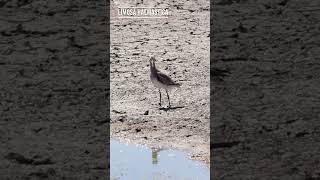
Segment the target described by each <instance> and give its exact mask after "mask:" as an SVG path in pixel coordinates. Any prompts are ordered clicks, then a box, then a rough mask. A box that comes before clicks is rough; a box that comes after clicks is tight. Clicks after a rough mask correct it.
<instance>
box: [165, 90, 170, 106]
mask: <svg viewBox="0 0 320 180" xmlns="http://www.w3.org/2000/svg"><path fill="white" fill-rule="evenodd" d="M166 93H167V97H168V101H169V108H170V107H171V104H170V98H169V94H168V91H167V90H166Z"/></svg>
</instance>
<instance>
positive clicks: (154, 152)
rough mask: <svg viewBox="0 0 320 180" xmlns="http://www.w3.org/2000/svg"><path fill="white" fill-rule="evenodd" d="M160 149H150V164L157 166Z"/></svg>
mask: <svg viewBox="0 0 320 180" xmlns="http://www.w3.org/2000/svg"><path fill="white" fill-rule="evenodd" d="M161 150H162V149H160V148H151V151H152V164H154V165H155V164H158V152H160V151H161Z"/></svg>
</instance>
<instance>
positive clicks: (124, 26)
mask: <svg viewBox="0 0 320 180" xmlns="http://www.w3.org/2000/svg"><path fill="white" fill-rule="evenodd" d="M117 3H118V4H117ZM120 3H122V4H120ZM112 5H113V8H114V9H115V8H116V7H117V5H118V6H120V5H121V6H122V7H123V6H129V5H130V4H129V3H128V4H126V3H125V2H124V1H122V2H120V1H115V4H112ZM121 6H120V7H121ZM141 6H142V5H141ZM143 6H144V7H158V8H160V7H167V8H169V11H170V13H172V14H171V15H170V16H169V18H167V19H120V18H117V17H116V13H114V14H113V16H111V66H110V68H111V69H110V71H111V76H110V79H111V86H110V88H111V127H110V128H111V136H112V137H113V138H120V139H122V140H128V141H131V142H134V143H140V144H146V145H148V146H149V147H159V146H160V147H163V148H177V149H181V150H186V151H187V152H190V155H191V157H192V158H193V159H197V160H202V161H204V162H206V163H207V164H208V165H209V157H210V156H209V154H210V152H209V151H210V147H209V146H210V144H209V143H210V142H209V140H210V137H209V128H210V126H209V121H210V120H209V117H210V116H209V114H210V109H209V106H210V105H209V103H210V102H209V99H210V98H209V93H210V87H209V83H210V82H209V81H210V80H209V78H210V76H209V71H210V61H209V59H210V57H209V55H210V50H209V45H210V42H209V31H210V27H209V23H210V19H209V18H210V14H209V2H208V1H196V2H193V1H180V2H179V3H177V2H169V1H159V2H156V1H152V2H151V1H150V2H144V4H143ZM150 55H153V56H155V58H156V59H157V62H156V63H157V67H158V68H159V69H160V70H163V71H166V72H167V74H169V75H170V77H171V78H172V79H173V80H175V81H176V82H179V83H181V84H182V86H181V88H179V89H176V90H172V91H171V93H170V100H171V104H172V106H173V107H174V108H172V109H170V110H163V109H161V108H160V107H159V105H158V103H159V93H158V89H157V88H155V87H154V86H153V85H152V83H151V81H150V77H149V73H150V72H149V71H150V70H149V68H150V67H149V59H150ZM162 100H163V104H164V105H163V106H165V105H167V104H168V102H167V97H166V94H165V92H164V91H163V92H162Z"/></svg>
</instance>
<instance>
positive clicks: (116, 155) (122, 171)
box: [110, 140, 210, 180]
mask: <svg viewBox="0 0 320 180" xmlns="http://www.w3.org/2000/svg"><path fill="white" fill-rule="evenodd" d="M110 160H111V162H110V163H111V172H110V173H111V179H112V180H209V179H210V176H209V168H207V167H206V166H205V165H203V164H202V163H200V162H196V161H191V160H189V159H188V158H187V154H186V153H184V152H180V151H175V150H166V149H159V148H154V149H149V148H146V147H144V146H140V145H132V144H125V143H121V142H119V141H115V140H111V157H110Z"/></svg>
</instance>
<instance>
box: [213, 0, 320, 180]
mask: <svg viewBox="0 0 320 180" xmlns="http://www.w3.org/2000/svg"><path fill="white" fill-rule="evenodd" d="M319 7H320V2H319V1H317V0H309V1H305V0H302V1H290V0H289V1H275V0H274V1H271V0H270V1H253V0H248V1H245V0H243V1H242V0H240V1H228V0H222V1H216V2H215V4H214V6H213V9H212V15H213V42H212V51H213V53H212V66H213V67H215V69H212V74H211V75H212V77H211V78H212V87H211V91H212V92H211V93H212V94H213V96H212V98H211V101H213V106H212V108H211V109H212V122H211V125H212V128H211V130H212V132H211V133H212V139H211V142H212V143H214V144H212V146H211V147H212V148H213V153H212V168H213V173H214V174H213V175H214V176H215V177H216V179H235V180H239V179H266V180H270V179H291V180H301V179H316V178H318V179H319V178H320V161H319V159H320V151H319V148H320V143H319V142H320V121H319V120H320V117H319V115H320V84H319V82H320V78H319V77H320V73H319V72H320V71H319V70H320V64H319V63H320V61H319V60H320V59H319V57H320V46H319V40H320V33H319V32H320V31H319V30H320V27H319V21H320V11H319ZM217 69H220V70H221V69H222V70H226V71H228V72H229V74H228V73H227V74H228V76H223V75H222V73H221V72H219V71H218V70H217Z"/></svg>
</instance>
